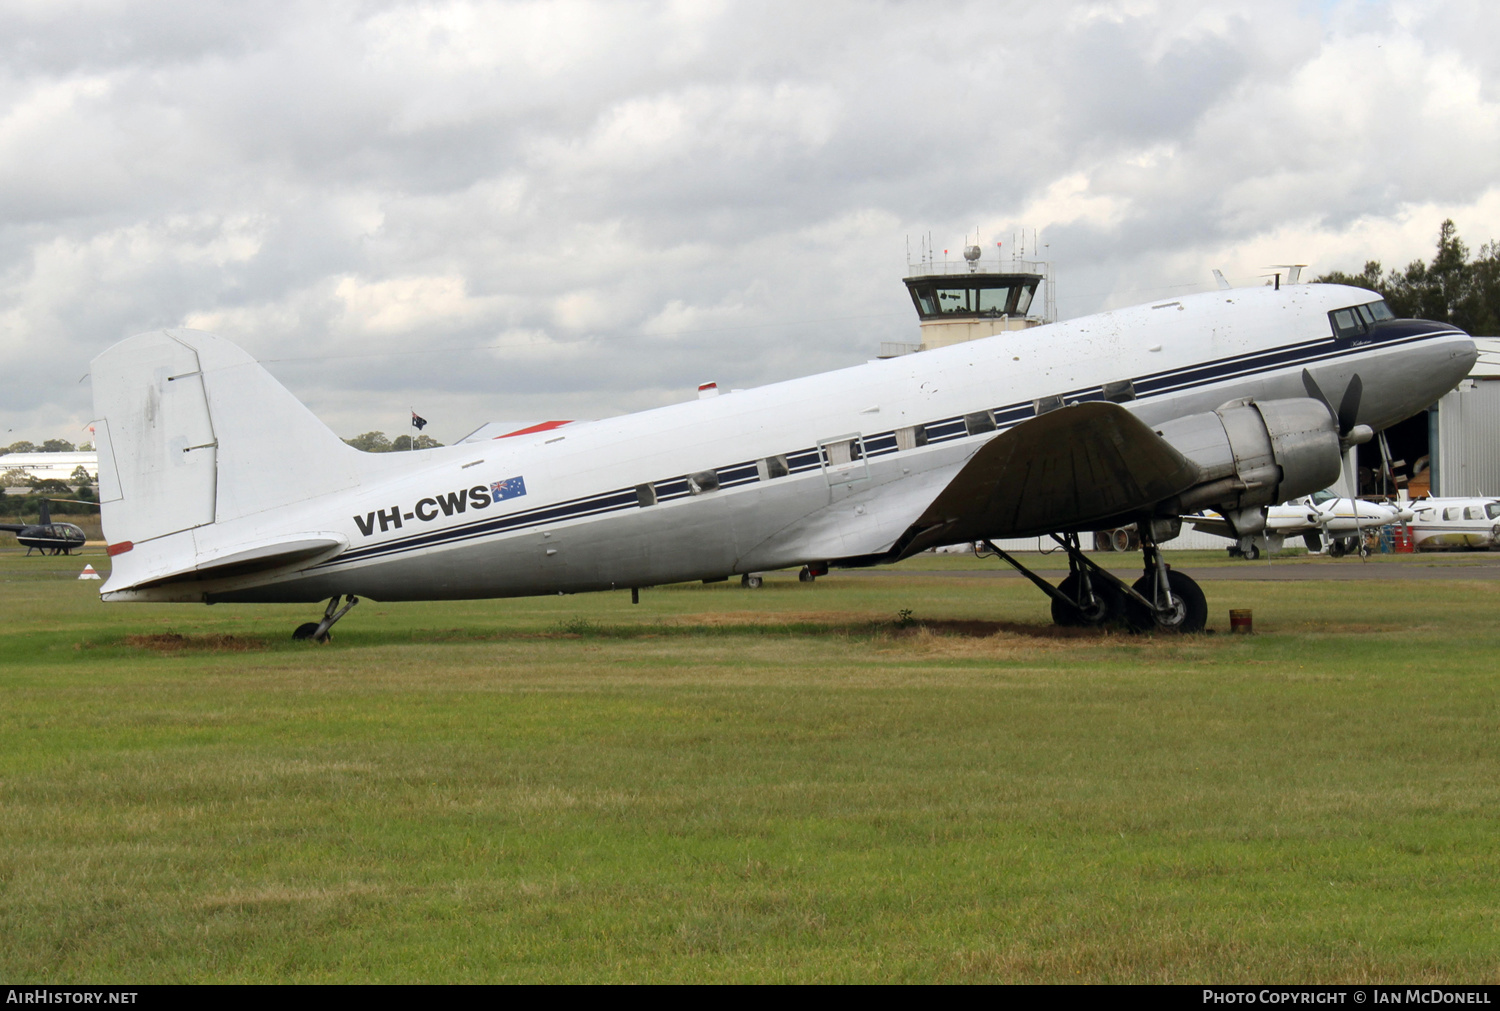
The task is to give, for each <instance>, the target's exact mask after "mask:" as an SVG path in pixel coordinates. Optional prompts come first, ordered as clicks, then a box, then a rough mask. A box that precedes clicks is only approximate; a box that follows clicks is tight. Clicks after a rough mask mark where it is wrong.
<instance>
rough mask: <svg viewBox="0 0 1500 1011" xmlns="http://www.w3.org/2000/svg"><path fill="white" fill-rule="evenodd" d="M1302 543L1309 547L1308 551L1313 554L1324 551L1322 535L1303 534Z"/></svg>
mask: <svg viewBox="0 0 1500 1011" xmlns="http://www.w3.org/2000/svg"><path fill="white" fill-rule="evenodd" d="M1302 543H1303V544H1306V545H1307V550H1308V551H1310V552H1313V553H1316V552H1319V551H1322V550H1323V535H1322V534H1303V535H1302Z"/></svg>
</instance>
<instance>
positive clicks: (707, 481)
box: [688, 470, 719, 495]
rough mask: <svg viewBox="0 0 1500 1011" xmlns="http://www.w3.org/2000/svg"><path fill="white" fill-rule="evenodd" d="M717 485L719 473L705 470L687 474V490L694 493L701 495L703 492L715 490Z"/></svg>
mask: <svg viewBox="0 0 1500 1011" xmlns="http://www.w3.org/2000/svg"><path fill="white" fill-rule="evenodd" d="M718 487H719V475H718V474H717V473H715V472H714V471H711V470H705V471H703V472H701V473H698V474H689V475H688V491H690V492H692V493H693V494H694V495H702V494H703V493H704V492H709V491H716V490H717V489H718Z"/></svg>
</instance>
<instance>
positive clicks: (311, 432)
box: [91, 330, 384, 582]
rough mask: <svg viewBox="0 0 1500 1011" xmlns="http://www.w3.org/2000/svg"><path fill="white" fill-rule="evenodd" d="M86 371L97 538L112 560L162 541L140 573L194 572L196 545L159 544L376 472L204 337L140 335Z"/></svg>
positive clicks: (256, 370) (232, 349) (251, 366)
mask: <svg viewBox="0 0 1500 1011" xmlns="http://www.w3.org/2000/svg"><path fill="white" fill-rule="evenodd" d="M91 375H92V377H93V386H94V414H95V417H96V420H95V422H94V428H95V436H96V438H97V445H98V448H99V499H100V503H101V505H100V515H101V522H102V524H103V527H104V535H105V538H106V539H107V540H108V541H109V542H110V545H111V549H110V550H111V554H116V553H117V552H122V551H128V550H131V548H132V547H134V546H135V545H140V544H142V543H143V542H156V543H158V544H160V545H161V547H162V548H163V549H166V547H167V546H168V544H170V545H171V550H170V551H167V552H166V553H167V554H168V555H170V556H172V557H171V558H166V557H162V558H159V560H158V561H157V562H154V563H152V564H151V565H149V566H148V568H149V569H151V570H152V572H153V574H156V575H162V574H165V572H166V571H168V570H174V569H175V570H178V571H180V570H181V569H183V568H184V567H185V568H187V569H201V568H203V565H202V564H201V563H202V558H201V557H200V555H201V551H198V550H195V549H194V546H193V545H194V541H195V540H196V538H194V539H190V540H188V541H187V542H184V541H183V539H182V538H171V540H170V541H163V540H162V539H163V538H170V535H173V534H180V533H182V532H184V531H190V530H200V529H201V528H203V527H206V526H209V525H211V524H223V523H228V522H231V521H234V520H241V519H246V518H247V517H253V516H255V515H256V514H258V513H263V512H265V511H266V510H269V509H278V508H282V507H286V506H289V505H293V504H295V503H297V502H301V501H305V500H307V499H311V498H315V497H317V496H320V495H325V494H328V493H330V492H335V491H339V490H342V489H345V488H350V487H353V486H355V485H356V484H358V483H360V481H361V480H364V479H365V478H367V477H368V476H369V475H370V474H371V472H372V471H376V470H382V469H384V468H383V467H382V463H381V462H380V461H375V460H372V459H371V458H370V457H369V455H368V454H365V453H361V452H359V451H358V450H355V449H353V448H351V447H349V446H346V445H345V444H344V443H343V441H342V440H341V439H339V437H338V436H337V435H335V434H334V433H333V432H332V431H331V430H330V429H329V428H328V427H327V426H326V425H324V424H323V423H322V422H321V421H319V420H318V419H317V418H316V417H315V416H314V415H313V414H312V412H311V411H309V410H308V409H307V408H306V407H304V406H303V405H302V404H301V403H300V402H299V401H298V400H297V399H296V398H295V397H293V396H292V395H291V393H289V392H287V390H286V388H285V387H283V386H282V385H281V384H280V383H278V382H277V381H276V380H275V379H274V378H272V377H271V375H270V373H268V372H267V371H266V370H265V369H263V368H261V366H260V365H259V364H258V363H257V362H256V361H255V360H254V359H253V358H251V357H250V356H249V355H247V354H246V353H245V352H244V351H242V350H240V349H239V348H238V347H236V346H235V345H233V344H231V343H229V342H228V341H226V340H223V339H221V338H218V337H215V336H213V335H212V334H207V333H202V332H200V331H195V330H158V331H154V332H151V333H144V334H139V335H137V336H135V337H131V338H129V339H127V340H124V341H121V342H120V343H118V344H116V345H115V346H114V347H111V348H110V349H109V350H107V351H105V352H104V353H103V354H101V355H99V357H97V358H95V359H94V361H93V364H92V366H91ZM264 533H265V535H267V536H268V537H272V536H273V535H274V532H273V531H270V530H267V531H265V532H264ZM267 547H268V548H271V547H273V545H269V544H268V545H267ZM271 553H272V554H273V555H274V554H276V552H275V551H272V552H271ZM143 554H152V552H149V551H148V552H144V553H143ZM158 554H159V552H158ZM188 555H191V556H192V557H187V556H188ZM136 559H141V556H136ZM136 559H132V561H135V560H136ZM142 560H143V559H142ZM122 561H123V559H122ZM116 567H117V569H118V568H119V564H118V563H117V566H116ZM139 575H142V576H144V575H146V573H144V572H142V573H140V574H139ZM130 582H138V579H136V578H132V579H131V580H130Z"/></svg>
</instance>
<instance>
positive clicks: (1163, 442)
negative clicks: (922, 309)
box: [91, 285, 1476, 640]
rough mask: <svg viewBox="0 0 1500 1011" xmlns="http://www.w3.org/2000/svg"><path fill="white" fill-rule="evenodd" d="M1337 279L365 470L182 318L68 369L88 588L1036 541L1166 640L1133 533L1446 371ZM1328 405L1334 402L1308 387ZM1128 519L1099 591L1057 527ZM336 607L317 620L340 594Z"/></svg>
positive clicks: (645, 575) (1380, 307)
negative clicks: (89, 510) (103, 574)
mask: <svg viewBox="0 0 1500 1011" xmlns="http://www.w3.org/2000/svg"><path fill="white" fill-rule="evenodd" d="M1475 357H1476V351H1475V347H1474V342H1473V341H1472V340H1470V338H1469V336H1468V335H1467V334H1465V333H1463V332H1462V331H1460V330H1456V329H1454V328H1453V327H1452V326H1449V325H1447V324H1445V323H1433V322H1426V321H1422V320H1397V319H1393V318H1392V317H1391V313H1390V311H1389V310H1388V309H1387V308H1386V306H1385V303H1384V302H1382V301H1381V299H1380V296H1379V295H1378V294H1376V293H1374V292H1370V291H1365V290H1361V289H1358V288H1350V287H1341V286H1333V285H1295V286H1286V287H1282V288H1280V289H1279V290H1277V289H1274V288H1253V289H1241V290H1232V291H1227V292H1226V291H1214V292H1209V293H1205V294H1200V295H1192V296H1185V297H1183V298H1180V299H1173V300H1171V301H1165V302H1158V303H1154V304H1149V305H1141V306H1136V307H1134V308H1130V309H1121V310H1117V311H1113V312H1106V313H1100V314H1098V315H1094V316H1086V317H1082V318H1079V319H1074V320H1069V321H1067V322H1062V323H1054V324H1051V325H1048V326H1041V327H1036V328H1034V329H1030V330H1023V331H1013V332H1009V333H1006V334H1003V335H1000V336H996V337H992V338H988V339H984V340H978V341H972V342H969V343H965V344H958V345H954V346H951V347H945V348H940V349H936V350H932V351H926V352H923V353H920V354H913V355H907V356H904V357H901V358H893V359H889V360H882V361H873V362H869V363H867V364H865V365H859V366H855V367H853V368H847V369H843V370H840V371H837V372H830V373H826V374H823V375H817V376H812V377H809V378H805V379H798V380H793V381H790V382H784V383H777V384H774V385H770V386H764V387H760V388H758V389H751V390H744V391H738V392H731V393H728V394H723V395H720V396H713V397H704V398H700V399H696V400H692V401H688V402H686V403H681V404H676V405H673V406H669V407H662V408H658V409H656V410H650V411H644V412H641V413H638V414H630V415H625V416H622V417H617V418H610V419H607V420H602V421H593V422H576V423H574V424H571V425H568V426H566V427H564V428H558V429H555V430H551V429H549V430H542V431H537V432H532V433H530V434H514V433H503V434H507V435H510V436H511V437H508V438H496V439H490V440H487V441H483V442H480V443H460V444H458V445H454V446H448V447H444V448H442V449H433V450H425V451H423V452H420V453H384V454H367V453H361V452H359V451H358V450H355V449H352V448H350V447H348V446H346V445H344V443H343V442H342V441H340V440H339V438H338V437H337V436H336V435H334V433H333V432H332V431H330V430H329V429H328V428H327V427H326V426H325V425H323V423H322V422H320V421H319V420H318V419H317V418H316V417H314V416H313V414H312V413H311V412H309V411H308V410H307V408H305V407H304V406H303V405H302V404H301V403H299V402H298V401H297V400H296V399H295V398H294V397H293V396H292V395H291V394H290V393H288V392H287V391H286V389H284V388H283V387H282V386H281V385H280V384H279V383H277V382H276V381H275V380H274V379H273V378H272V377H271V376H270V374H269V373H267V372H266V371H265V370H264V369H262V368H261V367H260V366H259V365H258V364H256V362H255V361H254V360H253V359H252V358H251V357H250V356H249V355H247V354H246V353H245V352H243V351H241V350H240V349H239V348H238V347H236V346H235V345H233V344H231V343H229V342H228V341H226V340H223V339H221V338H218V337H215V336H212V335H210V334H206V333H200V332H195V331H187V330H166V331H155V332H151V333H145V334H141V335H138V336H135V337H131V338H129V339H127V340H124V341H122V342H120V343H119V344H116V345H115V346H114V347H112V348H109V349H108V350H106V351H105V352H103V353H102V354H100V355H99V356H98V357H97V358H96V359H94V362H93V365H92V370H91V375H92V376H93V385H94V410H95V414H96V416H97V417H96V420H95V421H94V425H95V429H96V435H97V436H98V440H97V441H98V445H99V472H100V498H101V500H102V502H103V508H102V514H103V516H102V519H103V526H104V533H105V536H106V539H107V540H108V541H109V545H110V546H109V552H110V555H111V556H112V557H113V570H112V572H111V573H110V578H109V581H108V582H107V583H106V584H105V585H104V586H103V587H102V589H101V596H102V597H103V599H104V600H107V601H125V600H136V601H196V602H206V603H219V602H234V601H242V602H297V601H314V600H323V599H328V598H331V599H328V605H327V607H326V609H325V611H324V614H323V617H322V619H321V620H320V621H318V622H317V623H312V622H309V623H307V624H306V625H304V626H303V627H302V628H301V629H299V630H298V632H297V633H296V634H297V635H298V637H311V638H315V639H320V640H321V639H324V638H326V636H327V634H328V630H329V628H330V627H331V626H332V624H333V623H334V622H335V621H337V620H338V619H339V618H340V617H342V616H343V615H344V614H346V613H347V612H348V610H349V609H350V608H351V607H353V606H354V605H355V604H356V603H357V602H358V598H359V597H365V596H368V597H373V598H375V599H379V600H386V601H399V600H449V599H464V598H480V597H508V596H523V595H531V594H544V593H558V592H563V593H573V592H582V591H590V590H609V589H629V590H632V592H633V593H634V591H637V590H638V589H639V588H640V587H647V586H653V585H659V584H664V583H673V582H681V581H686V580H696V579H705V580H716V579H723V578H725V577H728V576H730V575H734V574H745V573H751V572H759V571H763V570H771V569H781V568H787V567H793V566H799V565H806V566H808V567H809V568H810V569H811V570H812V571H815V572H819V573H821V572H824V571H827V568H828V566H844V567H850V566H864V565H874V564H881V563H887V562H894V561H897V560H899V559H901V558H905V557H907V556H909V555H912V554H914V553H916V552H919V551H922V550H925V549H927V548H929V547H935V546H938V545H945V544H958V543H963V542H965V541H991V540H994V539H998V538H1002V537H1029V536H1039V535H1046V534H1051V535H1053V536H1054V537H1055V538H1056V539H1057V540H1058V542H1059V543H1060V544H1062V545H1063V547H1064V548H1065V549H1066V551H1067V554H1068V558H1069V567H1070V571H1069V574H1068V576H1067V577H1066V578H1065V579H1063V580H1062V582H1061V584H1060V585H1058V586H1053V585H1052V584H1050V583H1048V582H1047V581H1046V580H1044V579H1042V578H1041V577H1039V576H1037V575H1036V574H1034V573H1032V572H1030V571H1029V570H1028V569H1026V568H1025V566H1023V565H1022V564H1021V563H1020V562H1019V561H1018V560H1016V559H1015V558H1013V557H1011V556H1010V555H1008V554H1006V553H1005V552H1003V551H999V550H998V549H996V554H998V555H999V556H1000V557H1001V558H1003V559H1005V560H1006V561H1008V562H1010V564H1012V565H1014V566H1016V567H1017V568H1018V569H1020V570H1021V571H1022V572H1023V573H1024V574H1026V575H1027V576H1028V577H1029V578H1031V580H1032V581H1033V582H1034V583H1035V584H1036V585H1037V586H1038V587H1039V588H1041V589H1042V590H1043V591H1044V592H1046V593H1047V594H1048V595H1049V596H1050V597H1051V599H1052V613H1053V617H1054V618H1055V619H1056V620H1058V621H1060V622H1064V623H1070V624H1095V623H1102V622H1106V621H1111V620H1113V619H1115V618H1116V617H1118V616H1119V615H1120V614H1121V613H1122V612H1123V615H1124V617H1125V619H1126V621H1127V622H1129V623H1130V624H1131V625H1132V626H1133V627H1135V628H1140V629H1152V628H1159V629H1166V630H1181V631H1188V632H1191V631H1197V630H1200V629H1202V628H1203V626H1204V622H1205V620H1206V617H1207V604H1206V602H1205V600H1204V596H1203V592H1202V591H1201V590H1200V589H1199V587H1198V585H1197V584H1196V583H1195V582H1194V581H1193V580H1192V579H1190V578H1188V577H1187V576H1186V575H1184V574H1182V573H1180V572H1177V571H1174V570H1172V569H1171V568H1170V566H1168V565H1167V564H1166V561H1165V559H1164V558H1163V557H1162V555H1161V553H1160V552H1159V551H1158V550H1157V544H1158V543H1159V542H1160V541H1162V540H1166V539H1168V538H1170V537H1172V536H1174V535H1175V534H1176V532H1177V531H1178V529H1179V528H1180V524H1181V520H1180V517H1181V516H1182V515H1184V514H1186V513H1191V512H1194V511H1197V510H1201V509H1204V508H1213V509H1215V510H1217V511H1219V512H1220V514H1221V515H1222V516H1223V517H1224V518H1225V519H1226V520H1227V521H1228V522H1229V523H1230V524H1232V525H1233V527H1234V530H1235V531H1236V533H1237V534H1238V535H1240V536H1253V535H1255V534H1258V533H1260V532H1262V531H1263V530H1264V529H1265V524H1266V507H1268V506H1270V505H1271V504H1273V503H1276V502H1282V501H1285V500H1287V499H1289V498H1295V497H1296V496H1299V495H1306V494H1309V493H1310V492H1313V491H1315V490H1317V489H1320V488H1324V487H1327V486H1328V485H1329V484H1332V483H1333V481H1334V480H1335V479H1336V478H1337V477H1338V475H1339V472H1340V454H1341V452H1342V451H1343V450H1344V449H1346V448H1347V447H1348V446H1350V445H1352V444H1355V443H1358V442H1361V441H1364V440H1366V439H1368V438H1370V435H1371V432H1372V428H1371V426H1375V427H1384V426H1387V425H1390V424H1393V423H1395V422H1396V421H1399V420H1401V419H1402V418H1405V417H1408V416H1410V415H1412V414H1415V413H1416V412H1418V411H1420V410H1422V409H1424V408H1426V407H1427V405H1429V404H1430V403H1432V402H1433V401H1434V400H1436V399H1437V398H1438V397H1439V396H1441V395H1442V394H1443V393H1444V392H1446V391H1447V390H1449V389H1451V388H1453V386H1454V385H1456V384H1457V383H1458V381H1459V380H1460V379H1462V378H1463V377H1464V376H1465V375H1467V374H1468V371H1469V368H1470V365H1471V364H1472V363H1473V362H1474V360H1475ZM1325 390H1327V391H1332V392H1333V394H1334V395H1335V396H1336V397H1337V398H1338V407H1337V408H1335V407H1333V406H1332V403H1331V402H1330V400H1329V399H1328V397H1327V396H1325V394H1324V391H1325ZM1129 523H1136V524H1137V525H1138V528H1139V530H1140V533H1141V540H1142V544H1143V548H1144V573H1143V575H1142V576H1141V578H1140V579H1138V580H1136V581H1135V582H1134V583H1126V582H1124V581H1123V580H1120V579H1118V578H1117V577H1115V576H1113V575H1111V574H1110V573H1109V572H1107V571H1105V570H1103V569H1101V568H1100V567H1099V566H1097V565H1096V564H1095V563H1094V562H1093V561H1092V560H1090V559H1089V557H1088V556H1087V555H1086V554H1084V552H1083V551H1081V550H1080V548H1079V539H1078V535H1079V532H1080V531H1089V530H1097V529H1103V528H1109V527H1118V526H1124V525H1126V524H1129ZM341 598H342V599H343V601H344V604H343V606H342V608H340V607H339V602H340V599H341Z"/></svg>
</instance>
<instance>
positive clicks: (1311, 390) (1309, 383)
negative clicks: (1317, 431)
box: [1302, 369, 1339, 422]
mask: <svg viewBox="0 0 1500 1011" xmlns="http://www.w3.org/2000/svg"><path fill="white" fill-rule="evenodd" d="M1302 388H1303V389H1305V390H1306V391H1307V395H1308V396H1309V397H1312V398H1313V399H1314V400H1318V401H1321V402H1322V404H1323V406H1324V407H1326V408H1328V416H1329V417H1330V418H1332V419H1333V420H1334V421H1335V422H1337V421H1338V420H1339V414H1338V412H1337V411H1335V410H1334V409H1333V405H1332V404H1330V403H1329V402H1328V398H1327V397H1325V396H1324V395H1323V388H1322V387H1321V386H1319V385H1318V381H1317V380H1316V379H1314V378H1313V377H1312V373H1311V372H1309V371H1307V370H1306V369H1303V370H1302Z"/></svg>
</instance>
